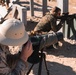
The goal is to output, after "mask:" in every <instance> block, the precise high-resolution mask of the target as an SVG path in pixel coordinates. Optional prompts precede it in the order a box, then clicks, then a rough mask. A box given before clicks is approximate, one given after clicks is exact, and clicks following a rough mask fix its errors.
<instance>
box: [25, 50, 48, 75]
mask: <svg viewBox="0 0 76 75" xmlns="http://www.w3.org/2000/svg"><path fill="white" fill-rule="evenodd" d="M43 50H44V49H42V50H41V53H39V54H40V61H39V67H38V75H41V71H42V62H43V60H44V64H45V68H46V72H47V75H49V70H48V68H47V63H46V55H45V53H43ZM34 65H35V64H32V66H31V67H30V69H29V71H28V72H27V74H26V75H29V73H30V71H31V69H32V68H33V66H34Z"/></svg>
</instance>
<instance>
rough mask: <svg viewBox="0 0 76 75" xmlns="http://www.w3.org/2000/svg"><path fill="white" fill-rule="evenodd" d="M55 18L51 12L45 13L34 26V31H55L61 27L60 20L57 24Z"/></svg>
mask: <svg viewBox="0 0 76 75" xmlns="http://www.w3.org/2000/svg"><path fill="white" fill-rule="evenodd" d="M56 22H57V19H56V17H54V16H53V15H52V14H46V15H45V16H44V17H43V18H42V19H41V20H40V22H39V23H38V24H37V25H36V27H35V28H34V31H36V32H40V31H43V32H49V31H50V30H52V31H54V32H57V31H58V30H59V29H60V28H61V27H62V24H61V22H60V23H59V24H58V25H57V24H56Z"/></svg>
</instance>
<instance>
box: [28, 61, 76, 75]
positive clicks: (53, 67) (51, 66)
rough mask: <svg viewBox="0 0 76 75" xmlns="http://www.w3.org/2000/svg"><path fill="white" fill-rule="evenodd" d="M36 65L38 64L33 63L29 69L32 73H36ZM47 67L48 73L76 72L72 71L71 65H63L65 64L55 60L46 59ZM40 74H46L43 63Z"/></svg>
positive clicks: (69, 74)
mask: <svg viewBox="0 0 76 75" xmlns="http://www.w3.org/2000/svg"><path fill="white" fill-rule="evenodd" d="M43 63H44V62H43ZM30 65H31V64H30ZM38 67H39V64H35V65H34V66H33V68H32V70H31V71H32V73H33V74H34V75H38ZM47 67H48V70H49V75H76V73H75V72H74V71H73V69H72V68H71V67H69V66H65V65H63V64H60V63H57V62H49V61H47ZM29 75H31V72H30V73H29ZM41 75H47V72H46V69H45V65H44V64H42V71H41Z"/></svg>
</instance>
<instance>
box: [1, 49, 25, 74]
mask: <svg viewBox="0 0 76 75" xmlns="http://www.w3.org/2000/svg"><path fill="white" fill-rule="evenodd" d="M25 72H26V65H25V62H24V61H22V60H21V59H20V60H18V62H17V64H16V66H15V67H14V69H11V68H10V67H9V66H8V64H7V61H6V55H5V53H4V52H3V51H2V50H0V75H25Z"/></svg>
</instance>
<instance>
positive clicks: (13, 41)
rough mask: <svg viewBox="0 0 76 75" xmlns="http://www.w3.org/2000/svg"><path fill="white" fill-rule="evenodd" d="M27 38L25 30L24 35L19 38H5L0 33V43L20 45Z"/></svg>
mask: <svg viewBox="0 0 76 75" xmlns="http://www.w3.org/2000/svg"><path fill="white" fill-rule="evenodd" d="M28 39H29V36H28V34H27V32H26V31H25V35H24V36H23V37H22V38H20V39H10V38H6V37H5V36H3V35H2V34H1V33H0V43H1V44H3V45H8V46H20V45H23V44H24V43H26V42H27V41H28Z"/></svg>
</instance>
